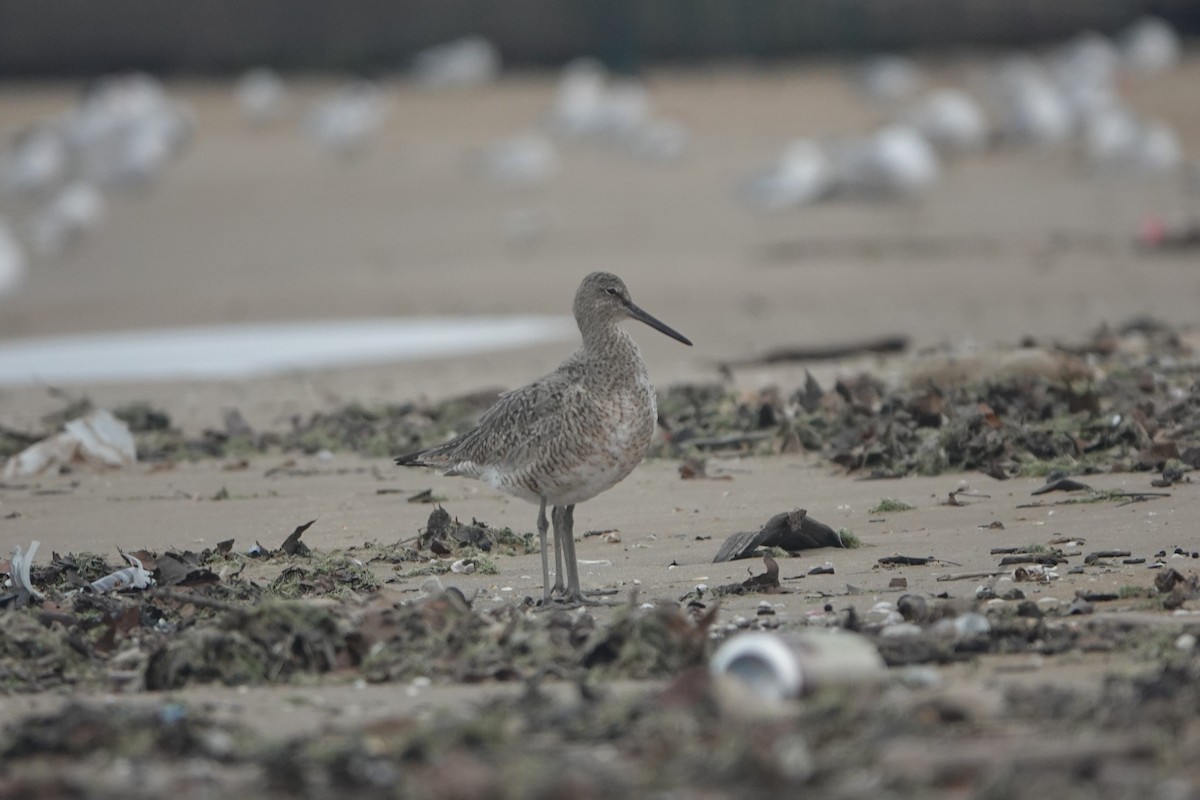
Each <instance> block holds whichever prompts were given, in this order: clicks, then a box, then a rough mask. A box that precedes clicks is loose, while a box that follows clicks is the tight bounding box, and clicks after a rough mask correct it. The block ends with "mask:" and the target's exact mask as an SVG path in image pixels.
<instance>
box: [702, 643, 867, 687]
mask: <svg viewBox="0 0 1200 800" xmlns="http://www.w3.org/2000/svg"><path fill="white" fill-rule="evenodd" d="M709 670H710V671H711V672H712V674H713V675H714V676H728V677H731V678H734V679H736V680H738V681H740V682H741V683H742V684H743V685H745V686H746V687H747V688H749V689H750V690H751V691H752V692H754V693H755V694H757V695H759V696H760V697H762V698H763V699H765V700H771V701H777V700H784V699H789V698H795V697H799V696H801V695H802V694H807V693H809V692H811V691H813V690H815V689H817V688H819V687H821V686H825V685H839V684H840V685H847V684H850V685H853V684H864V683H874V682H877V681H879V680H881V679H882V678H883V677H884V675H886V672H887V668H886V666H885V665H884V662H883V658H882V657H881V656H880V655H879V651H878V650H877V649H875V645H874V644H872V643H871V642H870V640H868V639H866V638H864V637H862V636H859V635H858V634H855V633H850V632H847V631H803V632H800V633H797V634H791V635H787V636H780V635H777V634H773V633H746V634H741V635H738V636H734V637H733V638H731V639H729V640H728V641H726V642H725V643H724V644H722V645H721V646H720V647H719V648H717V652H716V653H714V654H713V657H712V660H711V661H710V662H709Z"/></svg>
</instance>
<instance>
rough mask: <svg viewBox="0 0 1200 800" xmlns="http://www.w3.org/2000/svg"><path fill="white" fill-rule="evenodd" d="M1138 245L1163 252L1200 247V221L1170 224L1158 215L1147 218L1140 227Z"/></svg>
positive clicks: (1137, 238)
mask: <svg viewBox="0 0 1200 800" xmlns="http://www.w3.org/2000/svg"><path fill="white" fill-rule="evenodd" d="M1136 243H1137V245H1138V246H1139V247H1142V248H1145V249H1147V250H1161V251H1163V252H1175V251H1180V250H1191V249H1194V248H1196V247H1200V221H1197V220H1189V221H1185V222H1168V221H1166V220H1164V219H1162V218H1161V217H1159V216H1157V215H1150V216H1147V217H1146V218H1145V219H1143V220H1142V223H1141V225H1140V226H1139V227H1138V232H1137V237H1136Z"/></svg>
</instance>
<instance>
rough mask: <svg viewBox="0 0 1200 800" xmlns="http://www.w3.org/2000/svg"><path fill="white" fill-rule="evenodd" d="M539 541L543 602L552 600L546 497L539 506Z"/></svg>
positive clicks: (556, 550)
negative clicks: (547, 549)
mask: <svg viewBox="0 0 1200 800" xmlns="http://www.w3.org/2000/svg"><path fill="white" fill-rule="evenodd" d="M537 527H538V542H539V543H540V544H541V548H542V602H543V603H548V602H550V561H549V559H548V556H549V553H547V552H546V546H547V542H546V532H547V530H548V529H549V528H550V523H549V522H547V521H546V498H544V497H543V498H542V504H541V506H539V507H538V519H537ZM554 528H555V534H554V535H555V537H557V536H558V526H557V525H555V526H554ZM554 550H555V552H556V553H557V552H558V546H557V544H556V545H555V547H554Z"/></svg>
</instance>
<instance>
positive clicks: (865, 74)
mask: <svg viewBox="0 0 1200 800" xmlns="http://www.w3.org/2000/svg"><path fill="white" fill-rule="evenodd" d="M921 83H922V78H921V72H920V70H918V69H917V66H916V64H914V63H913V62H912V61H911V60H910V59H907V58H904V57H903V56H894V55H882V56H876V57H874V58H872V59H870V60H868V61H867V62H866V63H865V64H863V65H862V67H861V69H860V72H859V85H860V86H861V87H862V89H863V91H864V92H866V94H867V96H868V97H870V98H871V99H872V100H874V101H875V102H877V103H884V104H892V105H894V104H897V103H902V102H904V101H905V100H908V99H910V98H912V97H913V96H914V95H916V93H917V92H918V91H920V89H921Z"/></svg>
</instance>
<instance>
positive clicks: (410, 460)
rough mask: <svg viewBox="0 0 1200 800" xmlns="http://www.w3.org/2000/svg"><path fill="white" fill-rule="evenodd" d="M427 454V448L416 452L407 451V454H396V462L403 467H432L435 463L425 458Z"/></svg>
mask: <svg viewBox="0 0 1200 800" xmlns="http://www.w3.org/2000/svg"><path fill="white" fill-rule="evenodd" d="M427 454H428V451H427V450H418V451H417V452H415V453H407V454H406V455H402V456H396V464H397V465H399V466H401V467H432V466H433V464H430V463H429V462H427V461H426V460H425V456H426V455H427Z"/></svg>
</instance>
